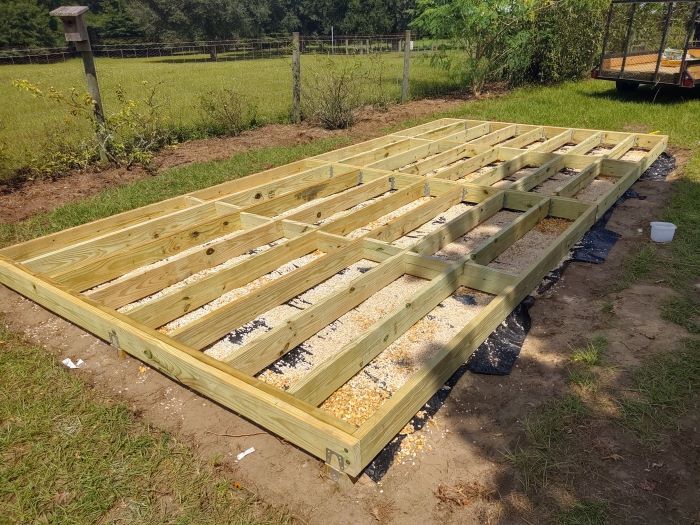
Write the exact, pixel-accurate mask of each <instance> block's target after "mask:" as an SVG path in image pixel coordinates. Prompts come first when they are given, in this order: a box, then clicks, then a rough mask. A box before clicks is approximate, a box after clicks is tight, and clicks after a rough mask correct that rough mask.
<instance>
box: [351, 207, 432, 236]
mask: <svg viewBox="0 0 700 525" xmlns="http://www.w3.org/2000/svg"><path fill="white" fill-rule="evenodd" d="M431 198H432V197H420V198H418V199H416V200H414V201H413V202H409V203H408V204H404V205H403V206H401V207H400V208H397V209H395V210H394V211H392V212H389V213H387V214H386V215H382V216H381V217H379V218H378V219H375V220H373V221H372V222H370V223H368V224H365V225H364V226H361V227H359V228H357V229H355V230H353V231H351V232H350V233H347V234H346V235H345V237H347V238H348V239H357V238H359V237H362V236H363V235H366V234H367V233H369V232H371V231H372V230H374V229H375V228H379V227H380V226H384V225H385V224H387V223H388V222H389V221H391V220H393V219H396V218H397V217H400V216H401V215H404V214H405V213H408V212H409V211H411V210H413V209H415V208H417V207H418V206H420V205H421V204H425V203H426V202H428V201H430V199H431Z"/></svg>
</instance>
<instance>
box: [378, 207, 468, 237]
mask: <svg viewBox="0 0 700 525" xmlns="http://www.w3.org/2000/svg"><path fill="white" fill-rule="evenodd" d="M473 207H474V206H473V205H471V204H466V203H464V202H460V203H458V204H455V205H454V206H452V207H450V208H448V209H447V210H445V211H444V212H442V213H441V214H440V215H438V216H437V217H435V218H434V219H431V220H429V221H428V222H426V223H424V224H422V225H421V226H419V227H418V228H416V229H415V230H413V231H411V232H409V233H407V234H406V235H404V236H403V237H399V238H398V239H396V240H395V241H393V242H392V243H391V244H392V245H393V246H396V247H397V248H409V247H410V246H413V245H414V244H416V243H417V242H418V241H419V240H420V239H422V238H423V237H425V236H426V235H428V234H429V233H431V232H433V231H435V230H437V229H438V228H439V227H440V226H442V225H443V224H445V223H446V222H448V221H451V220H452V219H454V218H456V217H458V216H460V215H461V214H463V213H465V212H466V211H468V210H470V209H471V208H473Z"/></svg>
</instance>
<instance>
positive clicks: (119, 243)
mask: <svg viewBox="0 0 700 525" xmlns="http://www.w3.org/2000/svg"><path fill="white" fill-rule="evenodd" d="M215 217H216V209H215V207H214V205H213V204H209V203H207V204H201V205H199V206H193V207H191V208H186V209H184V210H180V211H176V212H173V213H169V214H167V215H161V216H159V217H156V218H154V219H150V220H147V221H144V222H141V223H136V224H133V225H130V226H127V227H126V228H123V229H120V230H116V231H111V232H108V233H105V234H104V235H98V236H96V237H93V238H90V239H86V240H84V241H81V242H79V243H76V244H71V245H68V246H63V247H58V248H57V249H56V250H54V251H52V252H48V253H45V254H42V255H40V256H38V257H34V258H32V259H28V260H26V261H23V264H24V265H25V266H26V267H27V268H30V269H31V270H33V271H36V272H58V271H60V270H63V269H66V268H70V267H71V266H74V265H76V264H80V263H84V262H86V261H89V260H91V259H96V258H99V257H104V256H105V255H109V254H111V253H115V252H118V251H119V250H123V249H124V248H128V247H130V246H137V245H139V244H143V243H146V242H149V241H152V240H154V239H158V238H160V237H162V236H164V235H168V234H170V233H173V232H176V231H179V230H182V229H184V228H187V227H188V226H193V225H195V224H198V223H200V222H202V221H204V220H207V219H212V218H215Z"/></svg>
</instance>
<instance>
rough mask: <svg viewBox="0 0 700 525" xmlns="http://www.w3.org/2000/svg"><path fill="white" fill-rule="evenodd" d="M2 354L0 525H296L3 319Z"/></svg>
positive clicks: (0, 329)
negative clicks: (108, 398)
mask: <svg viewBox="0 0 700 525" xmlns="http://www.w3.org/2000/svg"><path fill="white" fill-rule="evenodd" d="M0 348H1V349H0V399H2V403H0V524H11V523H37V524H39V523H47V524H48V523H52V524H63V523H65V524H69V523H71V524H83V523H84V524H89V523H139V524H153V525H160V524H162V523H178V524H182V525H185V524H192V525H203V524H211V525H219V524H236V525H253V524H268V525H282V524H285V523H290V522H291V520H290V518H289V516H288V515H287V514H286V513H285V512H284V511H283V510H279V509H274V508H272V507H270V506H268V505H266V504H264V503H263V502H261V501H260V500H259V499H258V498H256V497H255V496H254V495H253V494H251V493H250V492H248V491H247V490H245V489H244V488H242V487H241V486H240V485H239V484H238V483H236V482H235V481H232V480H227V479H225V478H223V477H221V476H220V475H218V474H217V473H216V472H215V468H214V466H213V465H211V464H205V463H202V462H201V461H200V460H198V459H197V458H196V457H195V454H194V453H193V452H192V451H191V450H190V449H189V448H187V447H186V446H185V445H183V444H181V443H178V442H177V441H175V440H174V439H173V438H171V437H170V436H169V435H168V434H166V433H163V432H160V431H158V430H155V429H152V428H150V427H148V426H147V425H145V424H144V423H142V422H139V421H137V420H136V419H135V417H134V415H133V414H132V413H131V412H130V411H129V409H128V408H127V407H126V406H125V405H122V404H110V403H108V402H105V401H104V399H103V396H101V395H100V394H99V393H98V392H96V391H93V390H91V389H90V388H88V387H87V386H86V385H85V383H83V381H82V380H81V379H79V378H77V377H75V375H74V374H73V373H72V372H69V371H68V370H67V369H66V368H64V367H62V366H60V365H59V364H58V363H56V361H55V359H54V358H53V357H52V356H51V355H50V354H48V353H47V352H46V350H45V349H44V348H41V347H37V346H34V345H32V344H29V343H27V342H26V341H25V340H23V339H22V338H20V337H19V336H17V335H16V334H13V333H12V332H10V331H8V330H7V328H5V326H4V324H3V323H2V320H0ZM18 393H21V395H18Z"/></svg>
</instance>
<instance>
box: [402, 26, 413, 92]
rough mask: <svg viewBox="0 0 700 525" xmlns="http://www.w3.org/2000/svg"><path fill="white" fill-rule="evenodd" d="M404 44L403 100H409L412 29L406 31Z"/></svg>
mask: <svg viewBox="0 0 700 525" xmlns="http://www.w3.org/2000/svg"><path fill="white" fill-rule="evenodd" d="M404 37H405V39H404V40H405V41H404V45H403V83H402V84H401V102H406V101H407V100H408V70H409V66H410V64H411V31H406V33H405V35H404Z"/></svg>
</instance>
